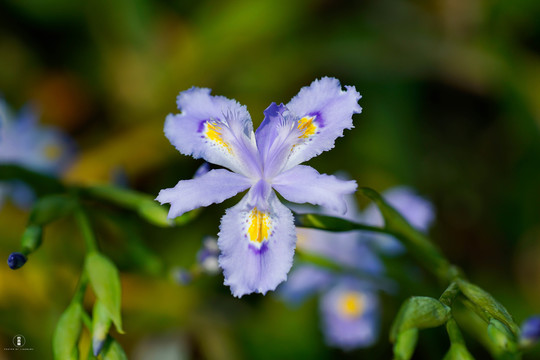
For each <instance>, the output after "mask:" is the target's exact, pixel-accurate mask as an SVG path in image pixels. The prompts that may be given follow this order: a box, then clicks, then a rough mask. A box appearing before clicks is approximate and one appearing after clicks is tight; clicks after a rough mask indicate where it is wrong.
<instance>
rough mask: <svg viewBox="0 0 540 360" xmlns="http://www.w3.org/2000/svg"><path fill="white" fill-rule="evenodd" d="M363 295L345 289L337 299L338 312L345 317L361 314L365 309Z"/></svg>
mask: <svg viewBox="0 0 540 360" xmlns="http://www.w3.org/2000/svg"><path fill="white" fill-rule="evenodd" d="M365 303H366V300H365V295H364V294H362V293H360V292H358V291H347V292H346V293H344V294H343V295H342V296H341V297H340V299H339V300H338V312H339V314H340V315H341V316H342V317H344V318H346V319H354V318H357V317H359V316H361V315H362V314H363V313H364V310H365V307H366V306H365V305H366V304H365Z"/></svg>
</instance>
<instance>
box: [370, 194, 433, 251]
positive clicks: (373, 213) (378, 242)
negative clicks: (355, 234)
mask: <svg viewBox="0 0 540 360" xmlns="http://www.w3.org/2000/svg"><path fill="white" fill-rule="evenodd" d="M382 196H383V197H384V199H385V200H386V201H387V202H388V203H389V204H390V205H392V206H393V207H394V208H395V209H396V210H397V211H398V212H399V213H400V214H401V215H403V217H404V218H405V219H406V220H407V221H408V222H409V223H410V224H411V225H412V226H413V227H415V228H416V229H418V230H420V231H423V232H427V230H428V229H429V227H430V226H431V224H432V223H433V220H434V219H435V211H434V209H433V205H432V204H431V202H429V201H428V200H426V199H425V198H423V197H421V196H419V195H418V194H417V193H416V192H415V191H414V190H413V189H411V188H409V187H406V186H398V187H394V188H391V189H389V190H387V191H385V192H383V193H382ZM362 221H363V222H365V223H366V224H369V225H373V226H383V225H384V219H383V217H382V215H381V213H380V211H379V209H378V208H377V206H376V205H375V204H370V205H369V206H368V207H367V208H366V210H365V211H364V213H363V214H362ZM365 238H366V239H370V240H371V241H373V244H374V246H376V247H377V248H379V249H380V250H381V251H383V252H385V253H387V254H394V255H395V254H399V253H401V252H403V251H404V248H403V245H401V243H400V242H399V241H398V240H396V239H395V238H393V237H392V236H389V235H385V234H366V235H365Z"/></svg>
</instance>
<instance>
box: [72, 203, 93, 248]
mask: <svg viewBox="0 0 540 360" xmlns="http://www.w3.org/2000/svg"><path fill="white" fill-rule="evenodd" d="M75 219H76V220H77V223H78V224H79V227H80V229H81V233H82V236H83V239H84V242H85V244H86V250H87V251H88V252H93V251H97V242H96V237H95V236H94V232H93V231H92V226H91V224H90V219H89V218H88V216H87V215H86V213H85V212H84V210H83V209H82V207H81V206H79V207H77V209H76V210H75Z"/></svg>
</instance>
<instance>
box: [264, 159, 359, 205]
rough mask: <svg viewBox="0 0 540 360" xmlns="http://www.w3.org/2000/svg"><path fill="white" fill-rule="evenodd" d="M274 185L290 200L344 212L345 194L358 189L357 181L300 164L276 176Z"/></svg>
mask: <svg viewBox="0 0 540 360" xmlns="http://www.w3.org/2000/svg"><path fill="white" fill-rule="evenodd" d="M272 187H273V188H274V189H276V190H277V191H278V192H279V193H280V194H281V195H282V196H283V197H284V198H285V199H287V200H289V201H292V202H295V203H306V202H307V203H310V204H314V205H322V206H325V207H328V208H330V209H331V210H332V211H336V212H338V213H339V214H344V213H345V212H346V211H347V203H346V202H345V199H344V196H345V195H348V194H352V193H354V192H355V191H356V182H355V181H352V180H350V181H343V180H339V179H338V178H336V177H335V176H333V175H326V174H319V173H318V172H317V170H315V169H314V168H312V167H310V166H305V165H299V166H296V167H294V168H292V169H290V170H288V171H286V172H284V173H282V174H279V175H278V176H276V177H275V178H274V180H273V182H272Z"/></svg>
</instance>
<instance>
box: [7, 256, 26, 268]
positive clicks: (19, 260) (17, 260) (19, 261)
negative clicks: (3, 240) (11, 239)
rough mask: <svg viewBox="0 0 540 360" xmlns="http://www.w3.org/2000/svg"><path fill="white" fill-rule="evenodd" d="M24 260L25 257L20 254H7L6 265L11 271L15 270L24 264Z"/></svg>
mask: <svg viewBox="0 0 540 360" xmlns="http://www.w3.org/2000/svg"><path fill="white" fill-rule="evenodd" d="M26 260H27V258H26V256H24V255H23V254H22V253H20V252H14V253H11V254H9V257H8V260H7V263H8V266H9V267H10V268H11V269H12V270H17V269H19V268H21V267H22V266H23V265H24V264H25V263H26Z"/></svg>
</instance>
